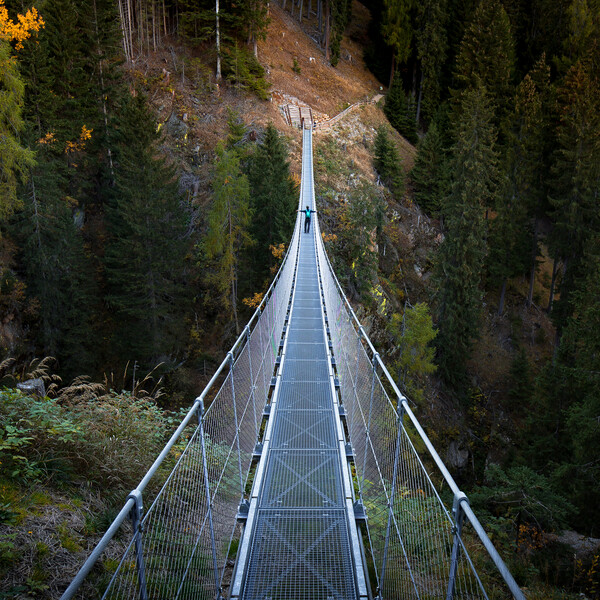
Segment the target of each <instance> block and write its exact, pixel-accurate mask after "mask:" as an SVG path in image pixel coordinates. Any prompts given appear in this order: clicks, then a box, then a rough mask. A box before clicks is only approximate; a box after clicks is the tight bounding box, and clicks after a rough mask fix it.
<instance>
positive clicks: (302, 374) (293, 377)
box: [283, 359, 329, 381]
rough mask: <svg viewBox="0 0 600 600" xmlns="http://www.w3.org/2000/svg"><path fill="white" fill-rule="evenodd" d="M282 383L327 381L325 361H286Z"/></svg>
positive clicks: (327, 373)
mask: <svg viewBox="0 0 600 600" xmlns="http://www.w3.org/2000/svg"><path fill="white" fill-rule="evenodd" d="M283 379H284V381H328V380H329V371H328V370H327V361H326V360H301V359H286V361H285V364H284V366H283Z"/></svg>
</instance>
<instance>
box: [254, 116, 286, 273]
mask: <svg viewBox="0 0 600 600" xmlns="http://www.w3.org/2000/svg"><path fill="white" fill-rule="evenodd" d="M248 182H249V184H250V191H251V195H250V197H251V207H252V213H253V215H254V216H253V219H252V226H251V228H250V231H251V236H252V238H253V239H254V240H255V241H256V245H255V246H254V248H253V255H254V257H255V260H254V269H255V270H256V271H257V272H258V273H259V274H260V276H263V277H264V276H267V275H268V274H269V268H270V267H271V266H273V258H272V254H271V252H270V250H269V247H270V246H271V245H277V244H284V243H287V242H289V240H290V237H291V233H292V230H293V227H294V223H295V222H296V207H297V204H298V196H297V189H296V185H295V184H294V182H293V180H292V178H291V175H290V165H289V162H288V159H287V149H286V147H285V145H284V142H283V140H282V139H281V136H280V135H279V133H278V132H277V130H276V129H275V127H274V126H273V124H272V123H269V124H268V125H267V128H266V130H265V135H264V139H263V142H262V143H261V144H259V145H258V146H257V147H256V150H255V152H254V154H253V156H252V157H251V158H250V162H249V166H248ZM265 257H269V259H268V260H265Z"/></svg>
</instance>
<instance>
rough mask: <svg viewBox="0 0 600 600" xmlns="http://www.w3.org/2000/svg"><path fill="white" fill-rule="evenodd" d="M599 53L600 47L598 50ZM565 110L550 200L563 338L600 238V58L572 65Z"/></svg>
mask: <svg viewBox="0 0 600 600" xmlns="http://www.w3.org/2000/svg"><path fill="white" fill-rule="evenodd" d="M596 48H597V46H596ZM559 103H560V107H561V116H560V125H559V128H558V145H559V146H558V150H557V153H556V160H555V167H554V169H555V173H556V180H555V186H554V189H553V191H552V194H551V203H552V207H553V212H554V219H555V226H554V229H553V231H552V235H551V239H550V248H551V252H552V256H553V257H555V258H556V259H559V260H561V261H562V263H563V271H564V273H563V278H562V282H561V287H560V299H559V300H558V301H557V302H556V304H555V306H554V307H553V312H552V316H553V320H554V323H555V324H556V326H557V329H558V332H559V334H560V331H561V329H562V328H563V327H564V325H565V324H566V321H567V319H568V318H569V316H570V315H571V314H572V313H573V300H572V297H571V295H572V292H573V291H574V290H576V289H577V287H578V282H579V280H581V279H582V278H583V277H584V275H585V266H584V265H585V263H584V261H583V258H584V250H585V248H586V247H587V244H588V242H589V240H590V239H591V238H592V237H593V236H594V235H595V234H597V233H598V232H600V209H599V198H600V185H599V182H600V60H599V59H598V52H594V51H593V49H591V51H590V55H589V56H587V57H585V58H584V59H581V60H579V61H578V62H577V63H576V64H575V65H573V66H572V67H571V68H570V69H569V71H568V73H567V75H566V78H565V80H564V82H563V84H562V86H561V88H560V90H559Z"/></svg>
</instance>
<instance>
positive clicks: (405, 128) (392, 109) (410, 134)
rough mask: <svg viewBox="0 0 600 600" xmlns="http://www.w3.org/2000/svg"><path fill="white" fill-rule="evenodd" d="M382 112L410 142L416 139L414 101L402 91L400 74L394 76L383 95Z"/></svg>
mask: <svg viewBox="0 0 600 600" xmlns="http://www.w3.org/2000/svg"><path fill="white" fill-rule="evenodd" d="M383 112H384V113H385V116H386V117H387V118H388V121H389V122H390V125H391V126H392V127H393V128H394V129H395V130H396V131H398V132H399V133H400V134H401V135H403V136H404V137H405V138H406V139H407V140H408V141H409V142H411V144H414V143H416V141H417V125H416V118H415V113H414V103H411V102H409V99H408V97H407V95H406V93H405V92H404V87H403V85H402V78H401V77H400V75H396V76H395V77H394V81H393V82H392V85H391V87H390V89H389V90H388V93H387V94H386V97H385V104H384V106H383Z"/></svg>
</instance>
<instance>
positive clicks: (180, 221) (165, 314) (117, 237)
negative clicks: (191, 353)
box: [104, 93, 188, 367]
mask: <svg viewBox="0 0 600 600" xmlns="http://www.w3.org/2000/svg"><path fill="white" fill-rule="evenodd" d="M157 141H158V137H157V134H156V132H155V122H154V119H153V118H152V116H151V115H150V113H149V111H148V108H147V106H146V101H145V98H144V97H143V96H142V95H141V94H140V93H138V94H137V96H136V97H134V98H130V99H128V100H127V101H125V102H124V105H123V108H122V119H121V129H120V132H119V139H118V145H117V152H116V161H115V188H114V197H113V198H112V200H111V203H110V205H109V207H108V210H107V242H106V254H105V259H104V264H105V276H106V284H107V295H106V302H107V304H108V306H109V307H110V309H111V311H112V317H113V321H114V333H113V339H112V341H113V345H114V347H115V348H116V349H117V350H118V354H119V356H120V358H121V360H123V361H134V360H137V361H138V362H139V363H140V364H141V365H143V366H144V367H154V366H155V364H156V362H157V361H159V360H168V359H169V358H170V357H173V356H175V355H176V354H177V353H178V351H180V349H181V342H182V328H183V325H184V322H183V318H182V316H183V314H185V307H186V293H185V269H186V254H187V250H188V238H187V215H186V213H185V211H184V209H183V207H182V203H181V200H180V197H179V194H178V191H177V183H176V181H175V177H174V172H173V169H172V168H171V167H169V166H168V165H167V164H166V162H165V160H164V159H162V158H158V157H157V156H156V152H157V150H156V146H157Z"/></svg>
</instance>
